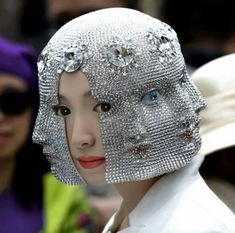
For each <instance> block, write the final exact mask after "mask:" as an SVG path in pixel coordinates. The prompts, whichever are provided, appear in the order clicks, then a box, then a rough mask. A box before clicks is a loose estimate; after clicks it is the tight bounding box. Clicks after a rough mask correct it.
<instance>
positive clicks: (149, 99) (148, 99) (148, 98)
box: [143, 89, 160, 104]
mask: <svg viewBox="0 0 235 233" xmlns="http://www.w3.org/2000/svg"><path fill="white" fill-rule="evenodd" d="M159 95H160V94H159V91H158V90H156V89H154V90H151V91H149V92H148V93H147V94H146V95H145V96H144V97H143V101H144V103H145V104H153V103H156V102H157V101H158V98H159Z"/></svg>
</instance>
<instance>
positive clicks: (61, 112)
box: [53, 106, 70, 117]
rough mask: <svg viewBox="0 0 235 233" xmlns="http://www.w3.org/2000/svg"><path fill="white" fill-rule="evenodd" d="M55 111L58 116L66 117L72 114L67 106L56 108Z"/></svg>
mask: <svg viewBox="0 0 235 233" xmlns="http://www.w3.org/2000/svg"><path fill="white" fill-rule="evenodd" d="M53 110H54V112H55V114H56V115H57V116H62V117H65V116H67V115H69V114H70V110H69V109H68V108H67V107H65V106H54V107H53Z"/></svg>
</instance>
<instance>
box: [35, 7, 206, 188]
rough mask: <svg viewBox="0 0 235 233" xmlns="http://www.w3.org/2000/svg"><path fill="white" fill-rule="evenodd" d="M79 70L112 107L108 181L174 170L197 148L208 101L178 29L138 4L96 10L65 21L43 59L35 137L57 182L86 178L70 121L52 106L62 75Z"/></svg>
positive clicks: (105, 127) (105, 117)
mask: <svg viewBox="0 0 235 233" xmlns="http://www.w3.org/2000/svg"><path fill="white" fill-rule="evenodd" d="M78 69H80V70H81V71H82V72H83V73H84V74H85V75H86V77H87V79H88V82H89V85H90V88H91V92H92V95H93V97H94V98H95V99H96V100H97V101H98V102H107V103H109V104H110V105H111V109H110V110H109V111H107V112H101V113H100V129H101V136H102V142H103V147H104V151H105V157H106V180H107V182H109V183H118V182H126V181H139V180H145V179H148V178H151V177H155V176H159V175H162V174H164V173H168V172H172V171H174V170H177V169H179V168H181V167H183V166H185V165H187V164H188V163H189V162H190V161H191V159H192V158H193V156H194V155H195V154H196V153H197V152H198V150H199V148H200V144H201V139H200V135H199V127H198V123H199V117H198V113H199V110H200V109H201V108H202V107H204V105H205V103H204V100H203V99H202V98H201V96H200V94H199V92H198V90H197V89H196V88H195V86H194V84H193V83H192V81H191V80H190V78H189V77H188V74H187V71H186V68H185V63H184V58H183V56H182V54H181V49H180V45H179V43H178V39H177V35H176V33H175V32H174V30H173V29H172V28H171V27H170V26H169V25H167V24H165V23H163V22H161V21H160V20H158V19H155V18H152V17H151V16H148V15H146V14H144V13H142V12H139V11H136V10H132V9H125V8H109V9H103V10H98V11H95V12H92V13H88V14H86V15H83V16H80V17H78V18H76V19H74V20H72V21H70V22H69V23H67V24H65V25H64V26H63V27H62V28H61V29H60V30H58V31H57V33H56V34H55V35H54V36H53V37H52V38H51V40H50V41H49V43H48V44H47V46H46V47H45V48H44V50H43V51H42V53H41V55H40V56H39V59H38V70H39V87H40V109H39V112H38V117H37V120H36V124H35V128H34V133H33V140H34V141H35V142H36V143H39V144H42V145H43V148H44V152H45V154H46V155H47V158H48V160H49V161H50V162H51V170H52V173H53V174H54V175H55V176H56V177H57V178H58V179H59V180H61V181H62V182H65V183H67V184H82V183H83V184H84V183H85V181H84V180H83V178H82V177H81V175H80V174H79V173H78V171H77V170H76V168H75V165H74V164H73V161H72V159H71V157H70V154H69V149H68V145H67V140H66V132H65V125H64V119H63V118H61V117H59V116H57V115H55V113H54V112H53V110H52V106H53V105H57V104H58V97H57V95H58V85H59V79H60V76H61V73H62V72H74V71H76V70H78Z"/></svg>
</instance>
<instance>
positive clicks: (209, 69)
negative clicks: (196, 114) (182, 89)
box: [192, 53, 235, 212]
mask: <svg viewBox="0 0 235 233" xmlns="http://www.w3.org/2000/svg"><path fill="white" fill-rule="evenodd" d="M234 64H235V53H233V54H229V55H225V56H222V57H219V58H217V59H214V60H212V61H210V62H208V63H206V64H204V65H203V66H201V67H199V68H198V69H197V70H195V71H194V72H193V73H192V79H193V81H194V82H195V84H196V85H197V87H198V89H199V90H200V91H201V93H202V95H203V97H204V98H205V99H206V102H207V107H206V108H205V109H204V110H203V111H202V113H201V135H202V147H201V149H200V152H201V153H202V154H203V155H206V156H205V160H204V162H203V163H202V165H201V167H200V173H201V175H202V176H203V177H204V178H205V180H206V182H207V184H208V185H209V187H210V188H211V189H212V190H213V191H214V192H215V193H216V194H217V195H218V196H219V197H220V198H221V199H222V200H223V201H224V202H225V203H226V204H227V205H228V206H229V207H230V208H231V210H233V212H235V69H234Z"/></svg>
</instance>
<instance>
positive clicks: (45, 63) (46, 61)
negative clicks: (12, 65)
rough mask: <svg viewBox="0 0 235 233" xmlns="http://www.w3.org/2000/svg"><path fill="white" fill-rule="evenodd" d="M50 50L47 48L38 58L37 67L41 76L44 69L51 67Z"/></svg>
mask: <svg viewBox="0 0 235 233" xmlns="http://www.w3.org/2000/svg"><path fill="white" fill-rule="evenodd" d="M49 54H50V49H49V48H48V47H47V48H45V49H44V50H43V51H42V52H41V53H40V54H39V57H38V61H37V66H38V72H39V75H40V74H42V72H43V71H44V69H45V68H46V67H49V66H50V57H49Z"/></svg>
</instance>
